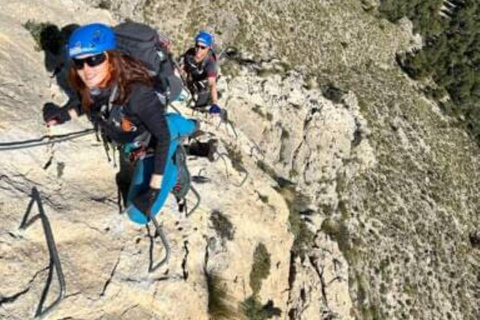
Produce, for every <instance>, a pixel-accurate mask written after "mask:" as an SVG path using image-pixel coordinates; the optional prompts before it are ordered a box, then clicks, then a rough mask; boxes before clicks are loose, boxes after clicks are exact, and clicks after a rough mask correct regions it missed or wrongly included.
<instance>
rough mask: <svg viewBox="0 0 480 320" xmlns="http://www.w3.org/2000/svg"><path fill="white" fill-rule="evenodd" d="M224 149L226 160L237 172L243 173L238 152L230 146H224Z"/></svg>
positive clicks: (241, 160)
mask: <svg viewBox="0 0 480 320" xmlns="http://www.w3.org/2000/svg"><path fill="white" fill-rule="evenodd" d="M225 149H226V150H227V154H228V158H229V159H230V161H231V162H232V167H233V168H234V169H235V170H237V171H240V172H245V168H244V166H243V159H242V153H241V152H240V150H237V149H236V148H235V149H234V148H233V147H232V146H231V145H225Z"/></svg>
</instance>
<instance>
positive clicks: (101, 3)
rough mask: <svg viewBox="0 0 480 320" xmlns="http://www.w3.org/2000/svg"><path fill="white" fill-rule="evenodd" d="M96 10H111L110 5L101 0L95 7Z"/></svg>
mask: <svg viewBox="0 0 480 320" xmlns="http://www.w3.org/2000/svg"><path fill="white" fill-rule="evenodd" d="M97 8H100V9H105V10H110V9H111V8H112V3H111V2H110V1H109V0H102V1H100V3H99V4H98V5H97Z"/></svg>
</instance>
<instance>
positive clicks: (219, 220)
mask: <svg viewBox="0 0 480 320" xmlns="http://www.w3.org/2000/svg"><path fill="white" fill-rule="evenodd" d="M210 221H211V222H212V224H213V228H214V229H215V232H216V233H217V235H218V236H219V237H220V238H221V239H222V240H225V239H227V240H230V241H231V240H233V236H234V234H235V230H234V229H233V225H232V223H231V222H230V220H228V218H227V217H226V216H225V215H224V214H223V213H221V212H220V211H218V210H213V212H212V215H211V216H210Z"/></svg>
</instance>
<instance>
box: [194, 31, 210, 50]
mask: <svg viewBox="0 0 480 320" xmlns="http://www.w3.org/2000/svg"><path fill="white" fill-rule="evenodd" d="M195 42H200V43H203V44H204V45H206V46H209V47H212V46H213V36H212V35H211V34H210V33H208V32H206V31H200V32H199V33H198V34H197V36H196V37H195Z"/></svg>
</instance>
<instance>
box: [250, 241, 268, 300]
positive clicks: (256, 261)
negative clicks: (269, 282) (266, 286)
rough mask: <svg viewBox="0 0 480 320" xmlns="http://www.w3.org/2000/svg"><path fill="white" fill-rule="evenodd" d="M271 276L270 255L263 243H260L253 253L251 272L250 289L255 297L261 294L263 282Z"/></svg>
mask: <svg viewBox="0 0 480 320" xmlns="http://www.w3.org/2000/svg"><path fill="white" fill-rule="evenodd" d="M269 274H270V253H268V251H267V248H266V247H265V245H264V244H263V243H259V244H258V245H257V247H256V248H255V252H254V253H253V265H252V271H250V287H251V288H252V290H253V293H254V295H256V294H258V292H260V289H261V288H262V281H263V280H264V279H266V278H267V277H268V275H269Z"/></svg>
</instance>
